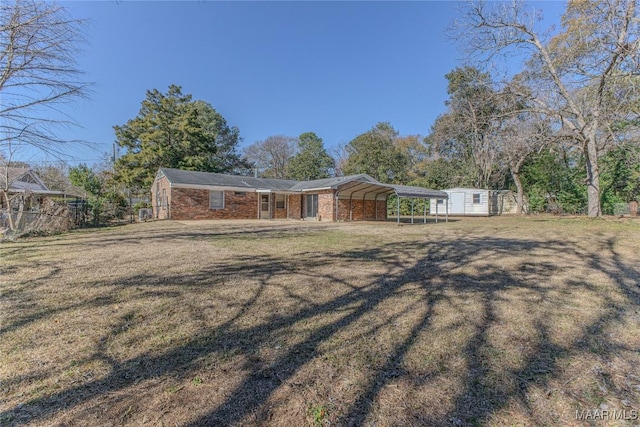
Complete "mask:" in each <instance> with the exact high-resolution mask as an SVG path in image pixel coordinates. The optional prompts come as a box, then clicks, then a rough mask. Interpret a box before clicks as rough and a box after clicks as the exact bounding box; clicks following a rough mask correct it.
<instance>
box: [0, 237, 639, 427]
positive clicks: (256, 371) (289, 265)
mask: <svg viewBox="0 0 640 427" xmlns="http://www.w3.org/2000/svg"><path fill="white" fill-rule="evenodd" d="M539 251H543V252H544V253H545V254H546V255H545V257H544V260H543V259H539V258H535V260H534V261H532V260H531V259H526V258H524V259H522V260H519V261H518V265H516V266H512V268H509V269H505V268H503V267H500V263H499V262H498V260H500V259H503V258H505V257H509V256H510V255H511V254H514V253H534V252H539ZM553 257H559V258H564V257H569V258H571V259H573V260H585V259H587V258H586V257H588V259H589V260H590V261H588V263H590V264H591V268H592V269H594V270H597V271H602V272H604V273H605V274H607V275H608V277H609V278H610V279H611V280H612V281H613V282H614V283H615V284H616V285H617V286H618V288H619V289H620V290H621V291H622V292H623V293H624V295H626V298H627V301H624V302H621V301H620V300H619V299H618V300H615V299H613V298H611V299H609V300H608V301H606V303H605V304H604V305H605V306H606V310H605V311H604V312H603V313H602V314H601V315H599V316H598V317H597V318H596V319H595V320H591V321H590V322H588V323H587V324H585V325H584V327H582V331H581V333H580V334H579V336H578V337H576V338H574V339H573V340H572V341H570V342H567V343H564V344H559V343H558V342H557V340H554V339H552V338H551V335H552V328H553V325H552V324H550V323H549V321H548V319H545V318H544V317H539V318H534V319H532V324H533V330H534V332H532V333H531V335H530V336H529V337H528V338H529V341H530V342H529V344H530V348H529V349H528V351H527V352H526V355H525V356H524V357H523V360H522V361H521V362H520V363H519V364H518V365H517V367H515V368H512V367H505V366H498V367H496V366H494V358H497V357H499V355H497V354H496V353H497V352H498V351H499V349H496V348H494V338H493V336H492V333H493V332H492V331H493V329H494V328H496V327H500V325H501V324H502V323H503V322H504V318H503V317H504V316H503V315H502V314H501V313H500V311H501V310H503V309H504V307H503V306H504V305H505V304H508V303H505V301H504V299H505V298H507V297H508V296H509V293H510V292H523V293H525V295H526V298H529V299H530V300H531V301H534V302H535V301H538V302H540V303H542V302H549V301H551V303H550V304H551V305H550V309H554V310H555V309H562V307H563V304H564V303H565V302H568V301H569V300H570V299H571V298H573V296H572V295H569V296H567V301H563V300H562V296H561V295H560V296H559V294H558V292H557V291H556V289H555V288H554V286H549V285H548V284H547V282H548V281H550V280H551V278H552V277H553V276H554V275H557V274H561V273H562V272H561V270H562V269H563V268H568V267H563V266H562V265H560V264H559V263H558V262H556V260H554V259H553ZM492 260H495V264H492ZM480 261H482V267H483V268H482V269H477V268H472V267H469V269H465V268H461V267H464V266H467V265H469V266H473V265H474V263H478V262H480ZM368 264H371V265H372V266H374V267H375V268H373V269H372V270H371V271H369V270H368V269H367V266H368ZM327 265H336V266H339V265H342V266H349V265H353V267H354V268H357V269H361V271H362V276H363V278H364V279H363V280H364V283H362V284H361V283H355V282H354V279H353V278H351V277H348V276H346V275H345V274H341V273H336V272H335V271H332V270H331V269H329V271H326V270H327V269H326V266H327ZM319 271H323V273H322V277H318V272H319ZM293 273H295V274H296V275H298V276H301V277H302V278H303V279H304V280H308V281H309V283H311V284H314V283H321V281H325V282H327V281H328V282H331V283H337V284H340V285H341V286H343V288H344V290H343V291H342V292H341V293H339V294H338V295H336V296H335V297H332V298H328V299H325V300H322V301H314V300H313V299H311V298H308V297H305V296H304V295H299V294H295V293H292V292H291V291H290V289H287V287H286V285H282V284H279V285H274V284H273V282H274V278H284V277H288V276H289V275H291V274H293ZM563 274H564V273H563ZM238 276H241V277H247V278H251V280H252V281H253V282H255V283H256V285H255V286H253V287H252V289H253V290H252V292H251V293H250V296H249V297H247V298H245V299H244V300H243V301H233V300H227V301H223V305H224V304H226V306H227V307H230V308H231V310H233V313H232V312H230V313H229V316H228V318H227V319H226V320H225V321H224V322H221V323H220V324H218V325H216V326H215V327H213V328H211V327H209V326H208V325H207V322H206V320H204V319H202V331H200V332H199V333H198V334H196V335H194V336H193V337H191V338H190V339H187V340H186V341H185V342H184V343H181V344H179V345H176V346H173V347H171V348H168V349H167V350H166V351H163V352H161V353H159V354H147V353H145V354H141V355H138V356H136V357H133V358H130V359H127V360H124V361H121V360H117V359H115V358H113V357H111V356H108V350H107V348H106V347H105V342H104V341H103V342H100V343H99V344H98V345H97V346H96V350H95V352H94V354H93V355H92V356H91V358H94V359H96V360H100V361H101V362H104V363H107V364H108V365H109V366H110V367H111V372H110V373H109V374H108V375H107V376H105V377H104V378H100V379H96V380H94V381H89V382H86V383H84V384H81V385H78V386H75V387H68V388H66V389H64V390H61V391H59V392H57V393H53V394H49V395H47V396H45V397H42V398H39V399H33V400H31V401H29V402H28V403H27V404H26V405H24V406H23V407H20V408H17V407H16V408H12V409H8V410H6V411H3V412H2V413H0V420H7V422H8V423H9V425H20V424H23V423H26V422H27V420H28V421H41V422H46V421H47V420H49V419H51V418H52V417H54V416H56V414H58V413H59V412H60V411H61V410H62V409H63V408H64V410H65V411H69V410H72V409H73V408H74V407H76V406H80V405H82V404H84V403H86V402H89V401H91V400H92V399H95V398H97V397H99V396H103V395H106V394H109V393H115V392H118V391H122V390H125V389H126V388H128V387H130V386H133V385H135V384H137V383H139V382H141V381H147V380H153V379H158V378H161V377H166V376H172V377H188V376H189V375H192V373H193V372H196V371H197V369H198V367H199V365H200V364H201V362H202V360H203V359H204V358H206V357H208V356H211V355H214V354H223V353H224V354H228V353H229V352H231V353H232V354H235V355H242V356H244V359H243V362H241V365H240V367H239V372H242V373H243V375H244V376H243V378H242V380H241V381H239V382H238V383H237V384H235V385H234V386H232V387H230V388H228V389H225V390H223V395H224V397H223V398H222V399H221V401H220V402H218V403H217V404H216V405H215V407H213V408H210V409H209V410H208V412H206V413H204V414H201V415H199V416H197V417H196V418H195V419H193V420H191V421H190V422H189V425H192V426H197V425H238V424H242V423H245V422H247V420H248V418H251V419H252V420H253V421H252V422H253V423H268V422H269V409H265V408H264V405H265V404H266V403H267V402H268V401H269V399H270V398H271V397H272V396H273V395H274V394H275V393H276V392H277V391H278V390H281V389H282V388H283V387H285V386H286V385H287V384H289V382H290V381H291V380H292V378H294V377H295V375H296V374H297V373H298V372H299V371H300V370H301V369H303V368H304V367H305V366H307V365H308V364H309V363H311V362H312V361H314V360H317V358H318V357H320V355H321V354H322V353H323V352H325V351H326V350H323V348H324V347H325V346H327V345H329V344H330V343H331V342H333V340H335V339H338V337H339V336H340V334H343V333H344V332H345V331H347V330H350V329H352V328H354V325H356V324H360V323H362V322H365V323H366V319H368V318H369V317H370V316H372V315H375V313H376V312H377V311H379V310H380V311H381V310H382V308H383V307H385V306H386V305H390V304H393V303H394V302H393V301H394V299H395V298H397V297H398V295H400V294H401V293H402V292H404V291H405V289H406V287H407V286H408V285H411V286H413V287H414V288H415V289H417V291H416V292H418V293H419V295H421V297H419V298H417V300H416V301H414V304H413V305H409V306H407V307H406V308H405V310H401V311H400V313H398V314H397V315H396V316H389V317H388V318H383V319H381V320H380V322H379V323H378V324H377V325H370V326H369V327H365V328H364V332H363V333H364V334H371V335H375V334H376V333H377V331H378V330H379V329H380V328H382V327H386V326H388V325H391V324H392V323H394V322H395V321H396V320H397V318H398V316H402V315H404V314H406V312H407V311H409V310H412V311H416V312H418V313H419V316H418V318H417V319H416V320H415V321H414V322H413V324H412V325H411V326H410V327H409V329H408V331H407V333H406V334H405V335H404V336H403V338H402V339H399V340H398V342H397V343H396V344H395V345H394V346H393V348H391V349H390V351H389V352H388V353H387V354H386V356H385V357H386V358H385V360H382V361H381V362H380V363H378V364H377V365H376V366H373V367H372V373H371V375H369V376H368V378H367V380H366V383H365V384H363V385H362V387H361V388H360V389H359V392H358V393H357V396H356V397H355V399H351V400H349V401H348V402H345V403H344V405H343V406H344V410H342V411H340V412H339V413H337V414H336V416H335V418H334V419H333V422H334V423H335V424H338V425H354V426H358V425H364V424H366V423H367V422H368V421H371V419H372V417H375V413H376V410H377V408H376V406H377V405H378V402H379V398H380V395H381V393H382V392H383V391H384V390H385V388H386V387H387V386H389V385H390V384H391V383H392V382H395V381H398V380H399V379H407V380H409V381H413V382H423V383H424V382H426V383H428V382H429V381H432V380H433V379H432V378H430V377H427V378H422V377H419V376H416V374H414V373H412V371H411V370H410V369H407V368H406V365H407V358H408V355H409V353H410V352H411V351H412V348H413V347H414V346H416V345H417V343H418V342H419V341H420V340H421V339H422V338H421V337H422V336H423V334H425V333H428V332H429V331H430V330H431V329H432V328H433V327H434V326H433V324H434V322H435V321H437V318H436V316H437V314H436V307H437V306H438V305H439V304H442V303H443V302H449V303H451V304H453V302H455V303H456V304H463V303H468V302H470V301H473V302H474V304H475V306H476V308H475V309H474V310H475V311H474V312H473V313H475V314H476V315H477V317H476V318H475V320H473V319H472V321H471V322H470V323H469V325H467V326H468V327H469V328H470V329H471V331H472V333H471V334H470V335H469V336H468V337H467V339H466V340H464V341H461V342H460V343H459V350H458V352H459V354H460V355H461V356H462V357H463V358H464V360H465V366H466V368H465V369H463V370H461V371H460V372H456V373H454V375H456V376H458V377H460V378H461V382H462V383H463V384H464V387H462V389H459V390H458V391H457V393H456V395H455V396H452V397H451V402H450V403H449V405H448V407H447V408H448V409H446V410H445V411H444V412H442V411H441V412H439V413H434V414H430V413H426V412H424V411H420V410H419V409H412V410H411V409H410V410H407V411H406V412H407V413H406V414H404V415H403V416H404V418H403V419H404V421H405V422H406V423H408V424H414V425H419V424H429V425H452V424H453V425H474V424H477V425H480V424H483V423H486V422H487V421H488V420H489V419H490V417H491V416H492V415H494V414H496V413H497V412H499V411H500V410H503V409H505V408H506V405H507V404H508V403H509V402H514V401H516V402H518V403H519V404H521V405H523V406H524V407H529V401H528V398H527V395H528V392H529V390H530V389H531V388H532V387H536V388H544V387H546V386H548V384H549V381H550V379H551V378H552V377H553V376H554V375H557V374H558V373H559V372H560V371H561V369H562V367H561V363H560V362H561V361H562V360H563V359H564V358H566V357H567V355H568V354H569V353H571V352H574V351H581V348H580V346H581V344H580V343H581V342H582V341H583V340H586V339H587V338H589V337H590V336H593V335H596V336H598V339H600V340H603V341H605V342H606V341H607V340H608V338H607V337H606V336H605V335H604V334H603V333H602V327H603V326H604V324H608V323H610V322H612V321H613V322H615V321H620V318H621V316H622V315H623V313H624V312H625V310H626V309H625V305H624V304H625V303H626V302H628V300H629V299H631V301H632V303H633V304H636V305H637V304H638V299H637V295H638V294H637V289H635V288H634V287H633V280H635V279H637V278H638V277H639V273H638V270H637V269H636V268H635V267H631V266H629V265H626V264H625V263H624V262H623V261H622V260H621V259H620V258H619V257H616V253H615V251H614V250H613V248H612V247H609V249H608V251H607V252H602V255H600V256H596V255H594V254H593V253H586V252H584V251H581V250H580V249H578V248H575V247H572V246H571V245H569V244H567V243H565V242H561V241H545V242H537V241H533V240H515V239H500V238H495V237H494V238H483V239H455V240H448V241H441V242H437V243H436V242H415V241H414V242H407V243H395V244H394V245H393V247H374V248H364V249H362V250H346V251H342V252H338V253H323V252H314V253H310V252H309V253H301V254H300V256H299V257H297V258H296V259H282V258H279V257H277V256H275V255H274V256H264V255H261V256H251V257H244V258H243V257H239V258H237V259H235V260H234V261H233V262H231V261H228V262H213V263H212V265H211V266H206V267H204V268H202V269H201V270H200V271H197V272H194V273H193V274H191V275H186V276H176V277H165V276H163V275H157V276H148V275H139V276H133V277H130V278H128V279H127V280H126V282H125V283H119V284H117V285H114V284H107V286H118V287H122V288H129V289H139V290H140V295H141V296H143V297H144V296H145V295H146V296H149V295H153V293H161V294H162V295H164V296H167V297H169V298H172V299H175V300H176V302H177V303H180V304H185V305H189V304H190V301H188V300H184V299H180V298H179V297H178V296H177V295H176V294H175V293H172V292H174V291H168V290H165V291H163V288H164V287H169V286H171V287H172V289H173V288H174V287H176V286H177V287H185V288H189V289H191V290H192V291H193V295H200V296H202V297H205V296H207V295H209V294H211V291H212V290H213V289H217V288H221V287H224V286H226V283H227V281H228V280H231V279H232V278H237V277H238ZM581 279H582V280H577V281H576V282H575V283H574V284H572V287H573V289H574V291H575V292H578V293H579V292H580V288H581V287H582V288H584V290H585V291H590V289H591V291H593V284H591V283H590V282H589V280H588V278H587V277H582V278H581ZM636 283H637V282H636ZM274 286H275V287H279V289H280V290H282V291H283V292H285V293H287V292H288V294H287V298H289V299H290V300H293V301H295V302H296V305H295V307H293V308H289V309H287V310H284V311H275V312H273V313H270V314H269V315H268V316H265V317H264V318H263V319H262V320H261V321H259V322H258V323H255V322H252V323H249V324H244V323H243V321H244V320H246V318H247V316H248V313H249V312H250V311H251V312H252V313H255V312H256V311H257V312H259V311H260V310H261V307H260V304H261V302H262V300H263V293H264V292H265V289H267V288H268V287H274ZM163 292H169V293H166V294H164V293H163ZM602 298H604V299H607V296H606V295H602ZM453 300H456V301H453ZM556 300H557V302H553V301H556ZM97 303H100V302H99V301H94V302H93V304H97ZM87 304H92V302H89V303H87ZM416 307H419V309H416ZM73 308H74V309H77V308H78V307H77V306H76V307H73ZM198 315H199V313H198V308H197V307H195V306H194V307H193V309H192V316H193V317H196V318H197V316H198ZM134 317H135V313H126V314H125V315H123V316H121V317H120V319H119V320H118V322H116V323H115V324H114V325H113V327H112V329H111V330H110V331H108V333H106V334H105V335H106V336H109V337H117V336H118V335H119V334H120V333H121V332H122V331H123V330H126V328H127V327H128V326H126V325H128V322H131V321H132V319H133V318H134ZM29 320H30V319H26V320H25V321H22V322H18V323H16V324H14V325H10V326H9V327H10V329H11V330H14V329H17V328H20V327H21V326H23V325H24V323H25V322H26V321H29ZM300 322H308V323H309V325H310V326H309V327H308V333H307V334H306V335H305V336H304V337H303V338H301V339H300V340H298V341H297V342H295V343H293V344H292V345H291V346H289V347H287V348H286V349H284V350H283V351H282V352H281V353H279V354H278V356H277V357H276V358H275V359H274V360H273V361H272V362H270V363H267V364H265V363H260V361H259V360H256V357H255V354H256V349H257V348H260V347H263V346H265V345H267V344H269V343H270V342H271V340H272V339H273V337H274V336H278V335H279V334H283V333H287V332H288V331H289V328H290V327H291V325H294V324H298V323H300ZM612 345H613V344H612ZM498 374H499V375H498ZM530 412H531V413H530V416H531V418H532V419H534V420H536V419H537V418H536V417H538V414H536V413H535V410H533V409H530ZM256 414H258V415H256ZM537 421H543V420H542V419H541V418H538V419H537Z"/></svg>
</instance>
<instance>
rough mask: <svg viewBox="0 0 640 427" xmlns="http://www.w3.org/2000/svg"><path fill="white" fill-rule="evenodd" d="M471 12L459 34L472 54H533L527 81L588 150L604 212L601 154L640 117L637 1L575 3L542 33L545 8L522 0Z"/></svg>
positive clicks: (571, 138)
mask: <svg viewBox="0 0 640 427" xmlns="http://www.w3.org/2000/svg"><path fill="white" fill-rule="evenodd" d="M466 11H467V13H466V15H465V17H464V19H462V20H461V21H459V22H457V25H456V28H457V29H458V30H460V32H458V33H456V37H457V38H458V39H459V40H461V41H463V42H464V44H465V46H466V47H467V48H469V49H470V52H473V53H475V54H484V55H485V56H484V58H483V59H484V60H486V61H487V62H492V63H493V64H494V65H495V64H496V62H495V61H494V60H495V59H496V56H497V55H499V54H505V55H508V54H510V53H511V54H513V53H516V54H519V55H523V54H525V55H527V61H526V63H525V73H523V77H524V80H523V81H526V84H527V85H528V86H529V88H530V90H531V98H530V100H531V102H532V105H534V106H535V109H536V110H537V112H538V113H540V114H543V115H546V116H548V117H551V118H553V119H554V120H555V122H556V124H557V126H558V127H559V128H560V129H559V132H558V135H559V136H561V140H562V142H565V143H566V142H569V143H571V144H572V145H573V146H574V147H576V148H577V149H578V150H580V151H581V152H582V154H583V155H584V158H585V164H586V175H587V178H586V186H587V194H588V214H589V216H591V217H597V216H600V215H601V206H600V171H599V167H598V160H599V158H600V156H601V155H602V153H603V152H604V150H605V149H606V147H607V145H608V144H611V143H612V142H613V141H614V140H615V139H616V137H617V135H616V134H615V131H614V130H615V128H616V125H617V123H620V122H626V123H629V122H630V121H633V119H637V115H638V111H637V105H638V104H637V102H638V99H639V92H640V80H639V77H638V73H639V72H640V49H639V48H640V17H639V16H638V10H637V5H636V0H605V1H569V3H568V4H567V10H566V12H565V14H564V15H563V18H562V28H561V30H560V31H557V32H555V33H552V32H547V33H543V32H540V31H538V27H539V25H538V23H539V21H540V15H539V13H538V12H536V11H534V10H530V9H527V7H526V6H525V4H524V3H523V2H522V1H511V2H498V3H492V4H491V6H487V4H486V3H484V2H478V3H467V4H466ZM515 49H518V50H515ZM634 105H635V107H634ZM631 116H634V117H631Z"/></svg>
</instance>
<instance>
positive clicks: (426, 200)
mask: <svg viewBox="0 0 640 427" xmlns="http://www.w3.org/2000/svg"><path fill="white" fill-rule="evenodd" d="M422 200H423V201H424V220H423V221H422V222H423V224H426V223H427V202H429V203H431V199H422Z"/></svg>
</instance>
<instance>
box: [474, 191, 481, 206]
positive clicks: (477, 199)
mask: <svg viewBox="0 0 640 427" xmlns="http://www.w3.org/2000/svg"><path fill="white" fill-rule="evenodd" d="M480 203H481V194H480V193H473V204H474V205H479V204H480Z"/></svg>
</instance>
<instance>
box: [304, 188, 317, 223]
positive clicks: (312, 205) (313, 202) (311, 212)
mask: <svg viewBox="0 0 640 427" xmlns="http://www.w3.org/2000/svg"><path fill="white" fill-rule="evenodd" d="M305 202H306V203H305V205H306V209H305V211H306V212H305V214H306V215H305V217H306V218H315V217H316V216H318V195H317V194H307V199H306V200H305Z"/></svg>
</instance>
